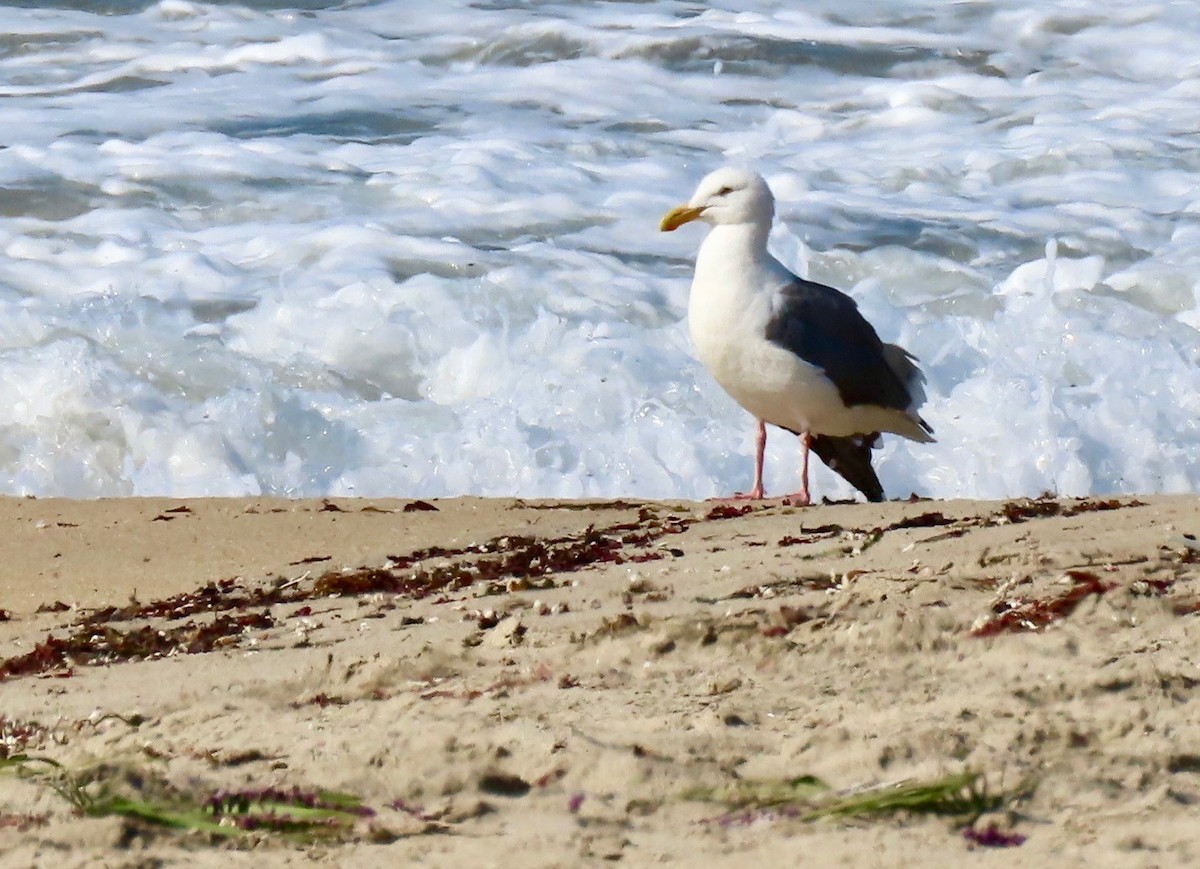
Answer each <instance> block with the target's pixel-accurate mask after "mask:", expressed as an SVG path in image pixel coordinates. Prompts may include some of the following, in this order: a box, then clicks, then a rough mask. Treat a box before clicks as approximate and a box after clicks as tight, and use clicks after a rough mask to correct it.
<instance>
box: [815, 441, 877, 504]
mask: <svg viewBox="0 0 1200 869" xmlns="http://www.w3.org/2000/svg"><path fill="white" fill-rule="evenodd" d="M878 439H879V434H878V433H875V434H867V435H853V436H852V437H842V438H839V437H831V436H830V435H812V437H811V438H810V440H809V445H810V446H811V447H812V451H813V452H814V453H816V454H817V455H818V456H820V457H821V461H823V462H824V463H825V464H827V465H828V466H829V468H830V470H832V471H833V472H834V473H836V474H837V475H838V476H840V477H841V478H842V479H844V480H845V481H846V482H847V483H849V484H850V485H851V486H853V487H854V488H856V489H858V491H860V492H862V493H863V494H864V495H866V496H867V500H868V501H882V500H883V486H881V485H880V483H879V477H877V476H875V469H874V468H872V467H871V447H872V445H873V444H874V443H875V441H876V440H878Z"/></svg>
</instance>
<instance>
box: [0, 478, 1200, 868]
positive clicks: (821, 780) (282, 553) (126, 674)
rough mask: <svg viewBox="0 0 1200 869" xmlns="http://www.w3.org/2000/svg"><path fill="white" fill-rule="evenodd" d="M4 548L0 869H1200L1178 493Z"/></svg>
mask: <svg viewBox="0 0 1200 869" xmlns="http://www.w3.org/2000/svg"><path fill="white" fill-rule="evenodd" d="M0 521H3V523H4V525H5V527H6V528H7V529H9V532H8V533H9V543H8V545H7V546H6V548H5V552H6V558H5V559H3V562H2V563H0V574H2V582H0V611H2V612H0V656H2V657H3V661H2V662H0V675H2V679H0V698H2V702H0V716H2V717H0V737H2V741H0V758H4V759H5V765H4V767H3V772H4V773H5V774H4V775H3V776H0V864H2V865H4V866H22V867H24V866H47V867H49V866H55V867H59V866H81V867H82V866H89V867H93V866H105V867H133V866H139V867H140V866H243V865H244V866H250V865H254V866H276V865H279V866H285V865H287V866H294V865H310V864H311V865H328V866H398V865H418V864H419V865H426V866H449V865H459V866H513V865H523V866H531V867H533V866H536V867H541V866H546V867H550V866H573V865H591V864H597V865H598V864H602V863H612V862H617V861H619V862H620V863H622V864H623V865H630V866H649V865H692V866H701V865H703V866H744V865H747V864H748V863H749V862H750V861H760V862H762V863H763V864H764V865H789V864H798V863H805V864H806V865H823V866H839V865H840V866H903V865H915V864H917V863H920V865H924V866H946V867H950V866H963V865H1015V864H1018V863H1019V864H1022V865H1045V866H1089V867H1096V866H1112V867H1118V866H1120V867H1130V866H1147V867H1149V866H1174V865H1189V864H1192V863H1194V862H1195V861H1196V860H1198V859H1200V844H1198V843H1197V837H1196V832H1195V830H1196V811H1197V808H1196V804H1197V802H1200V718H1198V716H1197V714H1196V702H1197V691H1198V690H1200V668H1198V667H1197V653H1196V640H1195V638H1196V631H1197V628H1196V625H1197V621H1196V619H1197V618H1198V616H1197V613H1198V612H1200V544H1197V543H1196V536H1197V534H1200V499H1197V498H1195V497H1161V496H1156V497H1142V498H1135V497H1120V498H1107V497H1095V498H1089V499H1083V500H1067V499H1050V498H1045V499H1039V500H1018V501H1009V502H975V501H912V502H889V503H884V504H878V505H865V504H834V505H820V506H813V507H808V508H797V507H792V506H789V505H786V504H781V503H779V502H774V503H771V502H768V503H767V504H765V505H755V506H753V507H742V506H740V505H736V504H729V505H726V504H713V503H696V502H648V503H641V502H625V501H618V502H595V503H593V502H534V501H519V500H496V499H486V500H485V499H474V498H464V499H450V500H439V501H433V502H424V501H412V500H394V501H393V500H389V501H355V500H346V499H335V500H326V501H320V500H317V501H279V500H270V499H250V500H244V499H243V500H232V499H231V500H222V499H211V500H210V499H148V500H139V499H120V500H111V501H104V500H101V501H62V500H53V499H46V500H41V499H16V498H8V499H2V500H0ZM21 758H25V759H24V760H21ZM56 764H57V765H58V766H56ZM955 777H958V779H957V780H958V781H959V782H960V786H959V788H958V792H957V796H955V798H954V799H941V800H940V801H938V800H932V801H929V800H927V801H924V802H914V803H913V804H912V805H911V806H910V807H909V808H908V809H906V810H899V811H896V810H894V808H895V806H894V800H895V799H896V798H897V796H898V795H899V796H904V795H905V794H909V795H910V796H911V793H912V791H913V789H914V788H920V787H922V786H930V785H933V784H937V783H942V784H944V783H945V782H947V781H954V780H955ZM964 783H965V784H964ZM906 789H907V790H906ZM327 792H336V793H339V794H342V795H343V797H341V798H340V799H342V800H343V802H342V803H339V804H338V805H339V806H341V807H342V809H337V810H335V809H334V807H333V806H334V798H333V797H331V796H328V794H327ZM864 794H867V795H880V796H881V797H882V798H883V802H886V801H887V800H893V803H889V804H888V805H889V806H891V808H885V807H882V806H877V807H876V809H875V810H873V811H864V810H863V806H862V802H861V800H860V798H861V797H862V795H864ZM116 797H120V798H121V799H123V800H125V802H124V803H122V802H120V800H117V799H115V798H116ZM906 798H907V797H906ZM72 799H74V800H75V802H74V803H73V802H72ZM955 800H957V802H956V801H955ZM289 801H290V803H289ZM302 803H304V804H306V807H307V809H308V810H310V811H318V814H319V813H320V812H321V811H324V814H321V815H320V817H321V818H322V820H321V822H320V823H319V824H314V825H310V826H308V827H304V828H303V829H301V828H300V827H301V826H302V825H293V826H292V827H288V824H287V818H283V820H281V817H283V816H285V815H287V814H288V809H287V806H288V805H290V804H295V805H297V806H299V805H300V804H302ZM121 806H124V809H122V810H118V809H120V807H121ZM130 806H140V807H142V809H141V810H144V811H143V815H145V814H146V813H147V811H149V810H146V807H151V808H152V809H153V811H149V814H153V813H154V812H155V811H157V812H159V813H160V816H159V817H157V819H156V818H149V819H148V818H147V817H142V818H138V817H134V815H136V814H137V813H138V811H137V810H133V809H130V808H129V807H130ZM281 806H283V807H282V808H281ZM189 807H190V808H189ZM347 807H348V808H347ZM956 807H957V808H956ZM189 812H191V814H189ZM172 813H174V814H172ZM297 813H298V814H296V815H295V817H299V816H300V815H302V814H303V813H302V812H300V810H297ZM167 817H174V818H176V819H177V820H179V819H184V820H181V821H180V823H179V825H178V827H176V828H172V827H170V826H167V825H165V824H163V823H161V821H162V819H163V818H167ZM295 817H293V818H292V820H295ZM189 818H190V819H192V820H190V821H188V820H186V819H189ZM196 818H202V819H207V820H205V821H204V822H203V823H201V822H197V821H195V819H196ZM207 823H211V824H212V825H213V826H214V827H220V832H216V831H214V830H213V829H211V828H209V827H207V826H205V824H207Z"/></svg>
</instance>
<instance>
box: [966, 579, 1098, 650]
mask: <svg viewBox="0 0 1200 869" xmlns="http://www.w3.org/2000/svg"><path fill="white" fill-rule="evenodd" d="M1066 577H1067V578H1068V579H1070V580H1071V587H1070V588H1068V589H1067V590H1066V591H1065V592H1063V593H1062V594H1060V595H1058V596H1057V597H1050V598H1041V599H1033V600H1029V599H1019V600H1017V601H1016V602H1012V601H1007V600H1002V601H999V602H997V603H996V604H995V605H994V606H993V615H992V616H990V617H989V618H987V619H985V620H984V621H983V622H982V623H980V624H977V625H976V626H975V627H973V628H972V629H971V632H970V633H971V636H973V637H994V636H997V635H998V634H1003V633H1024V632H1031V631H1040V630H1043V629H1044V628H1046V627H1047V626H1049V625H1051V624H1053V623H1054V622H1057V621H1059V620H1060V619H1064V618H1066V617H1067V616H1069V615H1070V614H1071V613H1073V612H1074V611H1075V608H1076V607H1077V606H1079V604H1080V603H1082V602H1083V601H1084V600H1085V599H1087V598H1088V597H1091V596H1092V595H1102V594H1104V593H1106V592H1108V591H1111V590H1112V589H1113V588H1114V587H1115V586H1114V584H1112V583H1106V582H1104V581H1103V580H1101V579H1100V577H1098V576H1097V575H1096V574H1094V573H1092V572H1090V571H1086V570H1068V571H1067V572H1066Z"/></svg>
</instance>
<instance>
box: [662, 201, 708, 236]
mask: <svg viewBox="0 0 1200 869" xmlns="http://www.w3.org/2000/svg"><path fill="white" fill-rule="evenodd" d="M703 213H704V209H703V208H692V206H690V205H677V206H675V207H674V208H672V209H671V210H670V211H668V212H667V213H666V214H664V215H663V219H662V220H661V221H660V222H659V224H658V229H659V231H660V232H672V231H674V230H676V229H679V227H681V226H683V225H684V224H685V223H691V222H692V221H693V220H696V219H697V218H699V217H700V215H701V214H703Z"/></svg>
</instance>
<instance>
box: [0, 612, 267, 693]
mask: <svg viewBox="0 0 1200 869" xmlns="http://www.w3.org/2000/svg"><path fill="white" fill-rule="evenodd" d="M272 625H274V620H273V619H272V618H271V616H270V615H269V614H267V613H266V612H258V613H246V614H244V615H219V616H217V617H216V618H214V619H213V620H212V621H209V622H206V623H203V624H199V623H196V622H193V621H189V622H187V623H185V624H183V625H178V626H176V627H172V628H154V627H151V626H149V625H143V626H142V627H138V628H132V629H129V630H118V629H117V628H113V627H111V626H109V625H103V624H102V625H85V626H83V627H78V628H76V630H74V631H72V632H71V633H69V634H68V635H67V636H66V637H55V636H53V635H48V636H47V637H46V639H45V640H43V641H42V642H40V643H38V644H37V645H36V646H34V648H33V650H32V651H30V652H27V653H26V654H24V655H17V656H14V657H12V658H7V659H5V660H3V661H0V682H2V681H4V680H5V679H8V678H10V677H13V676H27V675H31V674H34V673H46V672H49V671H51V670H54V669H57V668H60V667H61V668H69V667H75V666H85V665H92V664H108V663H113V662H115V661H140V660H145V659H148V658H162V657H166V656H167V655H176V654H189V655H190V654H197V653H199V652H208V651H212V650H213V649H214V648H219V647H223V646H227V645H229V644H230V643H231V642H236V641H237V639H238V638H240V637H241V636H242V635H243V634H244V633H245V632H246V631H249V630H255V629H263V628H269V627H271V626H272Z"/></svg>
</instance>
